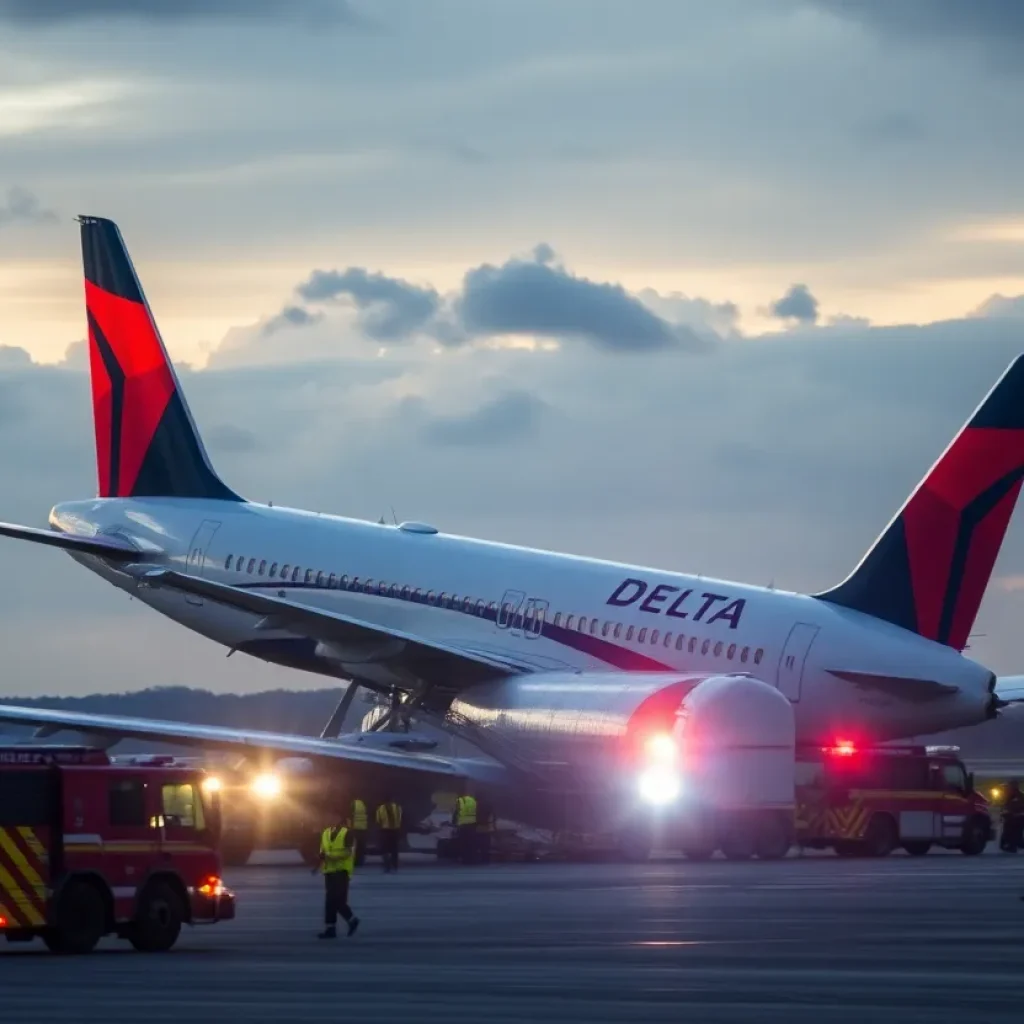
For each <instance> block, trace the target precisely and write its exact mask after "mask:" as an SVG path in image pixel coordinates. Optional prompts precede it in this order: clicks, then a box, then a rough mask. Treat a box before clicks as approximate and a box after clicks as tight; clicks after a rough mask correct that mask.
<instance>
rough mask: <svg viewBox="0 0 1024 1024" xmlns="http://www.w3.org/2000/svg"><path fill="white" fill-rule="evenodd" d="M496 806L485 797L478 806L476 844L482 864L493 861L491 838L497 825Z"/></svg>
mask: <svg viewBox="0 0 1024 1024" xmlns="http://www.w3.org/2000/svg"><path fill="white" fill-rule="evenodd" d="M496 824H497V822H496V819H495V817H494V808H493V807H492V806H491V802H490V800H488V799H486V798H484V799H482V800H480V802H479V803H478V804H477V806H476V840H477V843H476V846H477V856H478V857H479V859H480V863H481V864H490V862H491V839H492V837H493V836H494V831H495V827H496Z"/></svg>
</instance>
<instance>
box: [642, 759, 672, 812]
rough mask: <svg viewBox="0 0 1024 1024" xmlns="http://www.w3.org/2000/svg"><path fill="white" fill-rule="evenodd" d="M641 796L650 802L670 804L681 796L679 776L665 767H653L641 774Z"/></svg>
mask: <svg viewBox="0 0 1024 1024" xmlns="http://www.w3.org/2000/svg"><path fill="white" fill-rule="evenodd" d="M640 796H641V797H643V799H644V800H646V801H647V802H648V803H649V804H658V805H663V804H670V803H672V801H673V800H675V799H676V798H677V797H678V796H679V777H678V776H677V775H676V773H675V772H672V771H667V770H665V769H664V768H651V769H650V770H649V771H646V772H644V773H643V775H641V776H640Z"/></svg>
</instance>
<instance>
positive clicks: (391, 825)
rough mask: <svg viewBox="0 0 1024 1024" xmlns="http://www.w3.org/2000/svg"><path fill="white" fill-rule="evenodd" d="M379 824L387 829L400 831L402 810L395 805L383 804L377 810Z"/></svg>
mask: <svg viewBox="0 0 1024 1024" xmlns="http://www.w3.org/2000/svg"><path fill="white" fill-rule="evenodd" d="M377 824H378V825H379V826H380V827H381V828H385V829H391V830H397V829H400V828H401V827H402V808H401V807H400V806H399V805H398V804H395V803H390V804H381V805H380V807H378V808H377Z"/></svg>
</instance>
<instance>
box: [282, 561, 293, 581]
mask: <svg viewBox="0 0 1024 1024" xmlns="http://www.w3.org/2000/svg"><path fill="white" fill-rule="evenodd" d="M290 569H291V566H290V565H289V564H288V563H287V562H285V563H284V565H282V566H281V579H283V580H286V579H288V571H289V570H290Z"/></svg>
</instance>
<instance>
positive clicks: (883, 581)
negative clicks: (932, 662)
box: [817, 356, 1024, 650]
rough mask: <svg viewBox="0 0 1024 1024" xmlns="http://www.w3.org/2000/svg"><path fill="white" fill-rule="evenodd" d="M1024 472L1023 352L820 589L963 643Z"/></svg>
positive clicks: (950, 642)
mask: <svg viewBox="0 0 1024 1024" xmlns="http://www.w3.org/2000/svg"><path fill="white" fill-rule="evenodd" d="M1022 480H1024V356H1018V357H1017V358H1016V359H1015V360H1014V362H1013V363H1011V364H1010V366H1009V368H1008V369H1007V370H1006V372H1005V373H1004V374H1003V376H1002V377H1001V378H1000V380H999V381H998V383H997V384H996V385H995V387H993V388H992V390H991V391H990V392H989V394H988V396H987V397H986V398H985V400H984V401H983V402H982V403H981V405H980V406H979V407H978V409H977V411H976V412H975V413H974V415H973V416H972V417H971V419H970V420H969V421H968V422H967V423H966V425H965V426H964V427H963V429H962V430H961V431H960V433H959V434H958V435H957V436H956V438H955V439H954V440H953V443H952V444H951V445H950V446H949V447H948V448H947V449H946V451H945V452H944V453H943V455H942V457H941V458H940V459H939V461H938V462H936V463H935V465H934V467H933V468H932V470H931V472H930V473H929V474H928V475H927V476H926V477H925V478H924V480H922V481H921V483H920V485H919V486H918V488H917V490H916V491H915V492H914V493H913V494H912V495H911V497H910V499H909V500H908V501H907V503H906V504H905V505H904V506H903V508H902V509H901V510H900V512H899V514H898V515H897V516H896V518H895V519H894V520H893V521H892V522H891V523H890V524H889V526H888V527H887V529H886V530H885V532H884V533H883V534H882V536H881V537H879V539H878V541H877V542H876V543H875V545H874V547H873V548H872V549H871V550H870V551H869V552H868V554H867V555H866V556H865V558H864V559H863V561H862V562H861V563H860V565H859V566H858V567H857V568H856V569H855V570H854V572H853V573H852V574H851V575H850V576H849V577H848V578H847V579H846V580H845V581H844V582H843V583H841V584H840V585H839V586H838V587H836V588H835V589H833V590H830V591H828V592H827V593H824V594H819V595H817V596H818V597H820V598H822V599H824V600H826V601H831V602H832V603H833V604H838V605H843V606H845V607H847V608H851V609H854V610H856V611H859V612H864V613H865V614H867V615H873V616H875V618H879V619H885V620H887V621H889V622H892V623H895V624H896V625H897V626H902V627H903V628H904V629H909V630H911V631H913V632H915V633H917V634H919V635H920V636H923V637H926V638H927V639H929V640H935V641H937V642H938V643H941V644H946V645H947V646H949V647H954V648H956V649H957V650H963V649H964V647H965V646H966V645H967V638H968V636H969V635H970V632H971V629H972V627H973V626H974V620H975V618H976V616H977V614H978V608H979V607H980V606H981V600H982V598H983V597H984V595H985V589H986V587H987V586H988V582H989V577H990V576H991V575H992V570H993V568H994V566H995V562H996V558H997V556H998V554H999V548H1000V546H1001V545H1002V542H1003V537H1004V536H1005V534H1006V528H1007V526H1008V525H1009V522H1010V517H1011V515H1012V514H1013V509H1014V506H1015V505H1016V502H1017V495H1018V494H1019V493H1020V488H1021V482H1022Z"/></svg>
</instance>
